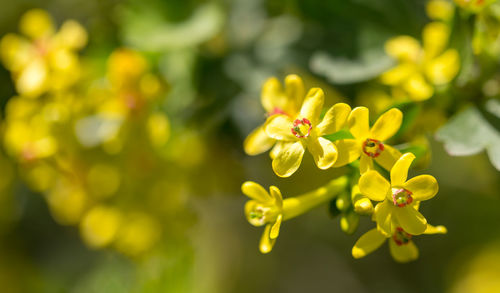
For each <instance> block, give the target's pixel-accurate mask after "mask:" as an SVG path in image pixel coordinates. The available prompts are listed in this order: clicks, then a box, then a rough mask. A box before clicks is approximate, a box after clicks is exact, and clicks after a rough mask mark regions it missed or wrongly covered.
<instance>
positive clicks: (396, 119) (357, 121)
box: [334, 107, 403, 174]
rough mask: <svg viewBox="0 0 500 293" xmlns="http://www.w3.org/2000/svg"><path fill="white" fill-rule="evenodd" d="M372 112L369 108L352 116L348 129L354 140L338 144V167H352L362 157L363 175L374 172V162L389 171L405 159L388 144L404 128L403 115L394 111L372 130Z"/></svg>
mask: <svg viewBox="0 0 500 293" xmlns="http://www.w3.org/2000/svg"><path fill="white" fill-rule="evenodd" d="M368 115H369V111H368V109H367V108H365V107H357V108H355V109H354V110H352V112H351V113H350V114H349V117H348V119H347V125H348V127H349V130H350V132H351V134H352V135H353V136H354V139H343V140H339V141H337V142H336V145H337V149H338V150H339V156H338V158H337V161H336V162H335V164H334V167H340V166H343V165H345V164H348V163H351V162H353V161H355V160H357V159H358V158H360V157H361V159H360V162H359V171H360V172H361V174H362V173H364V172H366V171H368V170H371V169H373V159H375V161H376V162H377V163H378V164H379V165H381V166H382V167H384V168H385V169H387V170H390V169H391V167H392V165H393V164H394V162H396V160H397V159H398V158H399V157H400V156H401V153H400V152H399V151H398V150H396V149H395V148H393V147H391V146H389V145H387V144H385V143H384V141H386V140H387V139H389V138H390V137H392V136H393V135H394V134H395V133H396V132H397V131H398V129H399V127H400V126H401V122H402V121H403V113H401V111H400V110H398V109H396V108H393V109H390V110H389V111H387V112H385V113H384V114H382V115H381V116H380V117H379V118H378V119H377V121H375V124H374V125H373V126H372V127H371V128H370V125H369V119H368Z"/></svg>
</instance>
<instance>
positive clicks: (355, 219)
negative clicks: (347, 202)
mask: <svg viewBox="0 0 500 293" xmlns="http://www.w3.org/2000/svg"><path fill="white" fill-rule="evenodd" d="M358 225H359V215H358V214H356V213H355V212H354V211H350V212H348V213H346V214H343V215H342V216H341V217H340V229H342V231H344V233H346V234H353V233H354V232H355V231H356V229H357V228H358Z"/></svg>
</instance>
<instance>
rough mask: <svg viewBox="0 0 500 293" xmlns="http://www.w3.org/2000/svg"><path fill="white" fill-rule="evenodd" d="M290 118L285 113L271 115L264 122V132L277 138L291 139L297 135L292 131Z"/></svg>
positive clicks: (295, 138) (294, 138)
mask: <svg viewBox="0 0 500 293" xmlns="http://www.w3.org/2000/svg"><path fill="white" fill-rule="evenodd" d="M292 126H293V122H292V120H291V119H290V118H289V117H288V116H286V115H273V116H271V117H269V118H268V119H267V121H266V123H265V124H264V130H265V132H266V134H267V135H268V136H269V137H271V138H274V139H277V140H285V141H293V140H297V137H296V136H295V135H293V133H292Z"/></svg>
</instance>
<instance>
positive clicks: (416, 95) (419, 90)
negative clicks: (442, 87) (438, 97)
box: [403, 73, 434, 101]
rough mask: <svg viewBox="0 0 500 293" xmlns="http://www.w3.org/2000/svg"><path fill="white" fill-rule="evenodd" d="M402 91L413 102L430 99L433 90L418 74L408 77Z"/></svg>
mask: <svg viewBox="0 0 500 293" xmlns="http://www.w3.org/2000/svg"><path fill="white" fill-rule="evenodd" d="M403 89H404V90H405V91H406V92H407V93H408V94H409V95H410V98H411V99H412V100H414V101H424V100H427V99H429V98H430V97H432V95H433V94H434V88H433V87H432V86H431V85H430V84H429V83H428V82H427V81H426V80H425V78H424V77H423V76H422V75H421V74H420V73H415V74H413V75H412V76H410V77H409V78H408V79H407V80H406V82H405V83H404V84H403Z"/></svg>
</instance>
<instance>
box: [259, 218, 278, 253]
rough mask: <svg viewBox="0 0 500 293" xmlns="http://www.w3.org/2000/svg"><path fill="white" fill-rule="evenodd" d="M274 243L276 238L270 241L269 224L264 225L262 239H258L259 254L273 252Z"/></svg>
mask: <svg viewBox="0 0 500 293" xmlns="http://www.w3.org/2000/svg"><path fill="white" fill-rule="evenodd" d="M275 243H276V238H275V239H271V224H268V225H266V228H265V229H264V232H263V233H262V237H261V238H260V245H259V249H260V252H261V253H264V254H266V253H269V252H271V250H273V247H274V244H275Z"/></svg>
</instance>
